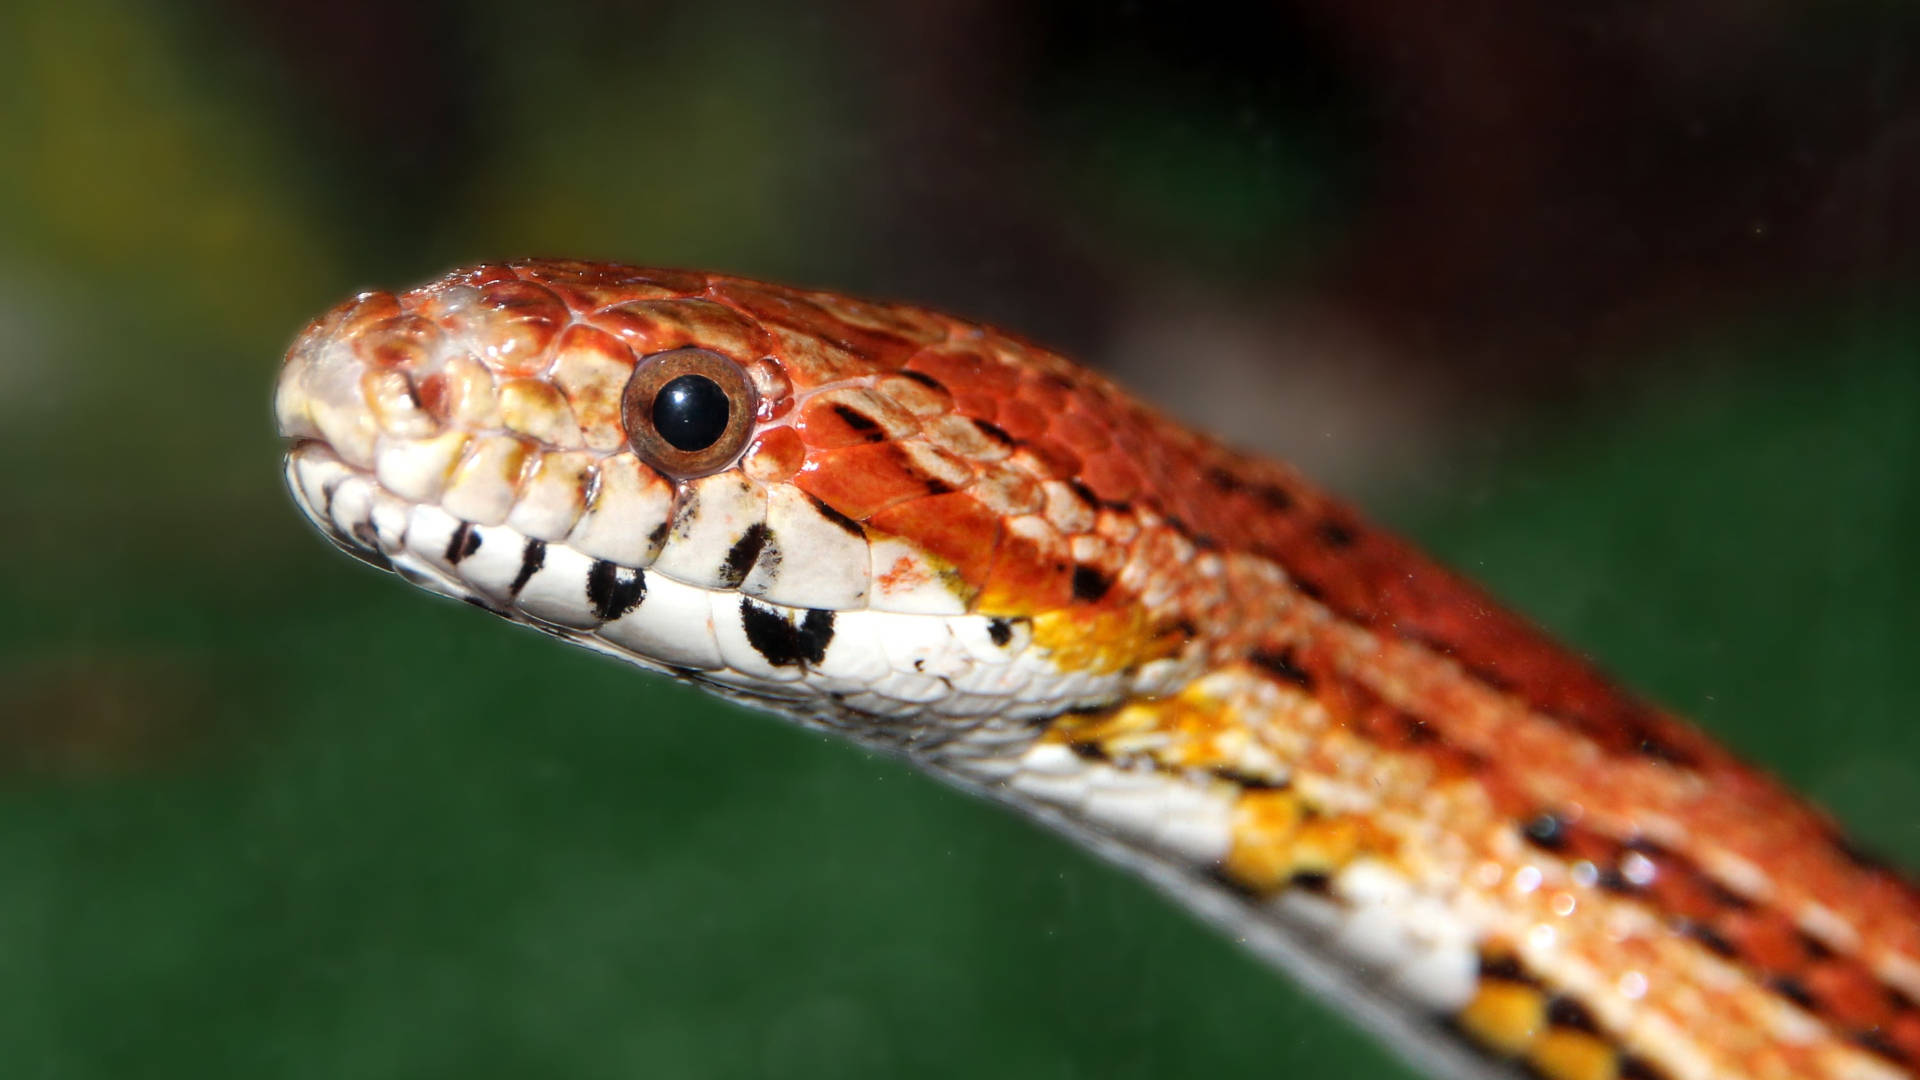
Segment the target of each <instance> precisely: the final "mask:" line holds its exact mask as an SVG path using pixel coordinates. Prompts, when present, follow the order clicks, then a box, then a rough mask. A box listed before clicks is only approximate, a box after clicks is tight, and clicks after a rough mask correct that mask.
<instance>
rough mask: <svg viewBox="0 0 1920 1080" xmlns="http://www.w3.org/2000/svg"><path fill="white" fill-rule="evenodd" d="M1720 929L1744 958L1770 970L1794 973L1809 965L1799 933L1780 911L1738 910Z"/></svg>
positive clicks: (1728, 917) (1723, 935) (1722, 934)
mask: <svg viewBox="0 0 1920 1080" xmlns="http://www.w3.org/2000/svg"><path fill="white" fill-rule="evenodd" d="M1717 929H1718V930H1719V931H1720V935H1721V936H1722V937H1724V938H1726V939H1727V940H1728V941H1731V942H1733V943H1734V944H1735V945H1737V946H1739V948H1740V953H1741V955H1743V956H1745V957H1746V958H1747V959H1749V960H1751V961H1753V962H1754V963H1755V964H1758V965H1759V966H1760V967H1762V968H1765V969H1766V970H1768V971H1793V970H1795V969H1797V968H1799V967H1800V966H1801V965H1802V964H1805V963H1806V962H1807V959H1808V957H1807V948H1806V946H1805V945H1803V944H1801V941H1800V932H1799V930H1798V929H1797V928H1795V927H1794V925H1793V923H1792V922H1790V921H1789V920H1788V919H1787V918H1786V917H1785V916H1784V915H1781V914H1779V913H1777V912H1760V911H1736V912H1734V913H1732V914H1730V915H1729V916H1727V918H1726V920H1725V921H1724V922H1723V923H1722V924H1721V925H1720V926H1719V927H1717Z"/></svg>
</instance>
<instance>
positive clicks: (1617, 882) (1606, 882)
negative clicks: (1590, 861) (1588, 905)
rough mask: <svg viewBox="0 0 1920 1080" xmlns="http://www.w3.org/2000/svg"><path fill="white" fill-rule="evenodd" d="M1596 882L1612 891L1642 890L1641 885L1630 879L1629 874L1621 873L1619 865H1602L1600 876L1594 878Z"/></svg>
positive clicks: (1632, 891) (1630, 891) (1631, 891)
mask: <svg viewBox="0 0 1920 1080" xmlns="http://www.w3.org/2000/svg"><path fill="white" fill-rule="evenodd" d="M1594 884H1596V885H1599V886H1600V887H1601V888H1603V889H1605V890H1607V891H1608V892H1610V893H1635V892H1639V891H1640V886H1638V885H1635V884H1634V883H1633V882H1631V881H1628V880H1627V875H1625V874H1623V873H1621V872H1620V868H1619V867H1617V866H1603V867H1601V868H1600V876H1599V877H1597V878H1595V879H1594Z"/></svg>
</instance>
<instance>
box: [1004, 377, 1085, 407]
mask: <svg viewBox="0 0 1920 1080" xmlns="http://www.w3.org/2000/svg"><path fill="white" fill-rule="evenodd" d="M1017 392H1018V394H1019V397H1020V400H1022V401H1024V402H1026V403H1027V404H1029V405H1032V406H1033V407H1034V408H1036V409H1040V410H1042V411H1043V412H1049V413H1060V412H1065V411H1067V410H1068V409H1070V408H1073V407H1074V406H1075V405H1078V404H1080V402H1078V401H1076V400H1075V399H1076V397H1077V395H1075V394H1073V392H1072V388H1071V384H1069V383H1066V382H1064V381H1062V380H1061V379H1059V378H1058V377H1054V378H1049V377H1047V376H1040V377H1037V378H1027V379H1022V380H1021V381H1020V387H1019V390H1018V391H1017Z"/></svg>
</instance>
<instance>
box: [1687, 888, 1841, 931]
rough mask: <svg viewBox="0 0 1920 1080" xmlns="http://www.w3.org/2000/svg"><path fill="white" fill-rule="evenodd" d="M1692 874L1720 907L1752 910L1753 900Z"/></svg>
mask: <svg viewBox="0 0 1920 1080" xmlns="http://www.w3.org/2000/svg"><path fill="white" fill-rule="evenodd" d="M1694 876H1695V877H1697V878H1699V879H1700V882H1701V884H1703V885H1705V886H1706V888H1707V894H1708V895H1710V896H1712V897H1713V902H1714V903H1716V904H1719V905H1720V906H1722V907H1730V908H1732V909H1734V910H1735V911H1750V910H1752V908H1753V901H1751V900H1749V899H1747V898H1746V897H1744V896H1741V895H1740V894H1739V893H1737V892H1734V891H1733V890H1732V889H1729V888H1727V887H1726V886H1725V885H1722V884H1720V883H1719V882H1718V881H1715V880H1714V879H1713V878H1711V877H1708V876H1707V875H1706V874H1704V873H1700V872H1698V871H1695V873H1694ZM1800 936H1801V937H1803V938H1806V940H1807V941H1809V942H1812V943H1813V944H1819V943H1818V942H1816V941H1814V939H1813V938H1811V937H1807V935H1806V933H1805V932H1802V933H1801V935H1800ZM1821 947H1822V948H1825V946H1821Z"/></svg>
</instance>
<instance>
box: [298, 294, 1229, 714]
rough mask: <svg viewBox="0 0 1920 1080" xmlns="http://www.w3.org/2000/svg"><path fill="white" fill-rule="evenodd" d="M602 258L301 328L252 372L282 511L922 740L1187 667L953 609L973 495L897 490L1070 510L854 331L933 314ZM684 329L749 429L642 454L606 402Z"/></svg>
mask: <svg viewBox="0 0 1920 1080" xmlns="http://www.w3.org/2000/svg"><path fill="white" fill-rule="evenodd" d="M613 272H614V273H616V274H618V275H622V276H624V277H625V278H627V279H629V280H626V281H625V284H624V285H623V288H622V291H621V292H620V293H619V295H618V296H615V295H613V294H612V293H608V292H605V291H601V292H595V291H594V286H593V282H592V280H590V279H591V278H592V275H591V274H589V275H585V276H582V275H572V276H569V275H570V274H571V273H572V272H571V271H569V270H568V269H567V266H566V265H565V264H553V263H531V264H523V265H520V266H516V267H512V268H502V267H480V268H476V269H472V270H467V271H459V272H456V273H454V274H452V275H449V276H448V277H446V278H444V279H442V280H440V281H437V282H433V283H430V284H428V285H425V286H422V287H420V288H417V289H413V290H409V291H407V292H403V293H399V294H394V293H387V292H367V293H361V294H359V295H357V296H355V297H353V298H351V299H349V300H347V301H346V302H344V303H342V304H340V305H339V306H337V307H336V308H334V309H333V310H332V311H330V312H328V313H327V314H326V315H324V316H322V317H321V318H319V319H317V320H315V321H314V322H313V323H312V324H311V325H310V326H309V327H308V328H307V329H306V331H305V332H304V333H302V334H301V335H300V337H299V339H298V340H297V341H295V343H294V344H293V346H292V347H291V349H290V350H289V352H288V354H287V359H286V363H285V366H284V367H283V369H282V371H281V374H280V378H279V382H278V385H277V388H276V392H275V414H276V417H277V419H278V423H279V428H280V432H281V434H282V435H283V436H285V437H286V438H288V439H290V440H292V446H291V447H290V448H289V451H288V454H287V480H288V486H289V488H290V489H291V490H292V492H293V494H294V497H295V501H296V503H297V504H298V505H299V506H300V508H301V509H302V511H303V512H304V513H305V514H306V516H307V517H308V518H309V519H310V520H311V521H313V522H314V524H315V525H316V526H317V527H318V528H319V529H320V530H321V531H322V532H323V533H324V534H325V535H326V536H327V537H328V539H329V540H331V541H332V542H333V543H334V544H335V545H336V546H337V547H339V548H341V549H342V550H343V551H346V552H347V553H348V554H350V555H352V556H353V557H355V558H356V559H359V560H360V561H362V562H366V563H368V564H370V565H373V566H375V567H378V568H380V569H385V570H390V571H393V572H395V573H397V574H399V575H400V576H402V577H403V578H405V579H407V580H408V581H410V582H412V583H414V584H416V585H419V586H421V587H423V588H426V589H428V590H430V591H433V592H437V593H440V594H443V595H446V596H450V597H454V598H458V599H462V600H466V601H469V602H471V603H474V604H477V605H480V606H483V607H485V608H487V609H489V610H492V611H494V612H497V613H499V614H501V615H503V616H505V617H507V618H510V619H513V620H515V621H518V622H522V623H527V624H530V625H534V626H537V627H539V628H542V629H545V630H547V631H549V632H553V633H557V634H559V635H561V636H564V637H567V638H569V639H571V640H575V641H577V642H579V643H581V644H584V645H586V646H588V647H590V648H594V649H597V650H600V651H605V652H612V653H615V654H617V655H620V656H622V657H624V658H627V659H629V660H633V661H635V662H638V663H641V664H643V665H645V666H649V667H653V668H657V669H670V670H673V671H675V672H676V673H678V674H681V675H685V676H687V677H693V678H698V679H700V680H703V681H705V682H707V683H709V684H710V685H713V686H715V687H717V688H719V689H721V690H723V691H724V692H726V693H727V694H728V695H730V696H733V697H736V698H742V699H745V700H748V701H752V702H754V703H757V704H760V705H762V706H763V707H767V708H772V709H775V710H776V711H780V712H784V713H788V714H792V715H802V716H811V717H816V718H817V717H831V718H834V719H835V721H836V722H839V723H845V724H848V725H851V726H853V727H855V728H857V729H860V730H863V731H864V732H865V733H866V734H867V735H869V736H871V737H872V738H874V739H876V740H879V741H887V742H896V743H897V742H898V741H900V740H901V739H902V738H906V736H903V735H902V729H901V728H900V727H899V724H900V722H901V721H903V720H905V719H906V718H909V717H927V716H939V717H943V718H947V719H945V720H943V721H942V722H941V723H939V724H934V725H931V726H928V725H924V724H921V725H917V726H915V728H914V730H916V731H919V734H916V735H913V736H912V738H913V739H920V740H922V741H925V740H929V739H931V740H936V741H937V740H939V739H943V738H946V737H948V736H949V735H950V734H951V731H950V730H949V731H947V734H941V733H940V732H941V731H943V730H947V729H949V728H951V727H952V726H953V725H956V724H957V725H960V726H961V727H964V726H966V725H967V724H970V723H974V722H977V721H978V720H979V718H981V717H983V716H989V715H991V716H995V717H998V718H1007V717H1016V718H1017V717H1018V716H1042V715H1047V714H1050V713H1053V712H1058V711H1060V710H1061V709H1063V708H1071V707H1084V706H1090V705H1097V704H1102V703H1105V702H1108V701H1110V700H1113V699H1114V698H1116V697H1118V696H1120V695H1122V694H1124V693H1128V692H1131V691H1133V690H1135V689H1137V688H1140V687H1142V686H1163V685H1164V686H1170V685H1177V683H1178V682H1179V681H1180V680H1181V679H1182V678H1184V677H1186V676H1187V675H1188V674H1189V673H1190V669H1191V667H1192V664H1193V663H1195V662H1197V660H1198V656H1197V653H1190V655H1188V656H1187V657H1186V658H1185V662H1184V663H1183V662H1182V660H1181V659H1180V658H1178V657H1172V658H1170V657H1169V656H1168V655H1167V654H1166V653H1165V652H1164V651H1162V652H1156V653H1155V654H1154V655H1153V656H1151V657H1142V659H1141V662H1140V663H1118V662H1116V663H1113V664H1109V665H1105V666H1100V667H1097V668H1096V669H1088V668H1087V667H1086V665H1084V664H1083V663H1082V662H1081V660H1080V659H1079V658H1078V657H1079V654H1078V653H1075V652H1073V651H1072V650H1066V651H1058V650H1056V649H1054V648H1052V647H1047V646H1041V645H1039V644H1037V640H1038V639H1037V635H1036V632H1035V627H1036V625H1037V623H1036V622H1035V621H1034V615H1035V614H1044V612H1035V611H1032V610H1028V609H1021V610H1018V611H1013V610H1008V611H996V610H987V609H984V608H980V607H976V606H975V605H974V601H975V600H976V599H978V598H980V597H981V596H982V595H983V590H982V580H981V575H983V574H985V573H986V572H987V570H988V569H989V567H988V566H987V565H985V564H981V563H980V562H979V561H978V560H977V559H969V558H966V557H964V556H961V555H959V554H958V552H959V551H960V550H961V548H962V547H964V545H966V544H977V543H978V542H979V540H980V537H979V536H977V535H976V536H968V535H965V534H964V529H965V527H967V526H966V523H970V522H973V521H975V520H976V519H977V518H979V513H980V512H979V511H972V512H966V513H962V514H961V516H960V517H959V518H958V519H957V520H958V521H959V522H960V523H962V526H961V531H960V532H955V531H954V528H953V526H950V525H946V524H942V523H941V522H939V521H937V520H936V518H937V516H938V515H931V516H930V515H929V513H928V512H927V511H923V510H918V509H916V507H927V508H932V509H938V510H942V512H944V511H945V510H949V509H950V510H959V511H964V510H966V508H967V507H970V506H974V505H976V500H978V501H980V503H981V504H982V505H985V504H991V505H993V506H994V507H995V508H996V509H995V511H994V513H995V514H996V515H998V514H1011V515H1013V516H1014V517H1015V518H1017V519H1019V520H1018V521H1017V523H1016V528H1015V535H1017V536H1019V537H1020V538H1022V541H1023V542H1025V541H1026V538H1029V537H1032V538H1035V539H1034V541H1033V542H1034V543H1035V544H1038V543H1040V542H1042V541H1045V542H1047V543H1052V541H1050V540H1048V538H1049V537H1051V536H1053V535H1054V531H1055V529H1056V525H1055V524H1053V523H1050V519H1049V517H1048V516H1047V515H1048V514H1049V513H1051V514H1052V519H1051V520H1052V521H1057V522H1059V523H1060V524H1061V525H1062V526H1066V527H1072V528H1076V529H1080V530H1082V531H1087V530H1090V529H1091V527H1092V516H1091V511H1090V510H1088V509H1087V507H1086V504H1085V503H1084V501H1083V500H1082V499H1081V498H1080V497H1079V496H1078V495H1075V494H1073V493H1072V492H1067V491H1065V490H1064V489H1063V488H1062V487H1061V485H1060V484H1058V483H1057V482H1048V483H1045V484H1043V483H1040V482H1038V481H1035V480H1032V479H1028V478H1027V474H1026V472H1024V471H1023V470H1025V469H1028V468H1030V467H1031V464H1032V463H1031V462H1028V461H1027V460H1026V459H1024V458H1018V457H1016V455H1014V454H1013V453H1012V451H1011V449H1010V447H1009V446H1008V445H1007V444H1006V443H1005V441H1004V436H1002V437H998V438H996V437H994V436H992V435H991V434H989V430H990V429H985V428H982V427H980V426H978V425H977V424H975V423H973V422H971V421H968V420H966V419H964V418H962V417H960V416H957V415H955V414H954V413H953V405H954V402H953V400H952V398H951V397H950V395H948V394H947V393H946V392H945V391H944V390H942V389H940V388H939V384H938V383H937V382H935V381H934V380H932V379H931V378H928V377H925V376H917V375H913V373H911V372H895V371H891V370H888V369H886V368H885V367H884V366H876V365H875V364H874V363H873V362H871V361H870V360H868V359H863V356H864V355H865V354H862V353H859V352H856V351H854V350H853V349H852V347H851V346H852V345H854V344H858V339H859V338H860V337H861V335H863V334H864V335H870V336H871V337H872V339H873V341H876V342H877V341H880V340H882V336H883V335H884V336H885V338H884V339H885V340H886V341H890V342H893V343H894V345H895V347H896V349H897V348H898V347H899V346H900V344H901V342H902V341H905V343H906V345H907V346H908V351H907V352H902V353H900V355H901V356H902V357H904V356H906V355H909V354H910V352H911V349H912V348H918V347H920V346H919V345H916V344H914V341H916V340H917V341H922V342H923V343H924V341H931V340H932V339H933V336H934V332H935V331H936V330H937V331H938V332H939V333H942V334H944V333H945V330H944V329H942V328H940V327H937V326H936V327H931V328H930V327H928V326H925V325H919V324H912V325H907V324H894V323H889V322H888V320H887V316H886V313H885V311H884V310H882V309H880V308H877V307H876V308H871V309H868V308H861V307H858V306H857V305H856V306H854V307H851V308H849V309H848V310H849V312H850V313H851V314H852V317H853V318H854V320H855V321H854V322H852V323H848V324H845V325H839V326H838V329H837V330H835V331H833V332H832V333H826V332H818V333H812V334H803V333H801V332H800V331H799V330H798V329H797V328H796V322H795V319H796V317H797V315H798V314H799V312H800V311H801V308H800V306H799V305H801V303H802V301H801V300H800V299H798V298H796V297H793V296H789V295H786V294H778V295H776V294H775V293H773V292H771V291H770V290H768V289H767V287H762V286H754V285H751V284H749V283H743V282H737V281H733V280H731V279H700V280H699V281H698V282H693V281H684V280H680V279H679V278H674V277H672V276H661V275H660V272H653V271H637V270H631V269H628V268H613ZM642 278H644V279H645V280H644V281H642V280H640V279H642ZM659 282H671V288H669V287H667V286H666V285H662V284H659ZM689 294H691V295H689ZM770 313H771V314H770ZM899 335H904V338H903V337H900V336H899ZM915 335H918V336H917V337H915ZM870 344H871V343H870ZM975 347H977V346H969V348H975ZM695 351H698V352H700V353H701V355H703V356H706V357H708V359H706V360H702V361H700V362H701V363H702V364H706V365H707V368H706V370H709V371H712V372H714V373H715V376H716V377H718V378H722V379H723V380H724V379H725V378H726V369H725V368H724V367H716V366H715V365H725V364H728V363H731V364H734V365H737V366H738V370H739V372H740V373H741V375H742V376H743V377H744V378H745V379H746V380H747V381H748V385H749V386H750V387H751V390H749V391H748V392H746V393H745V394H744V395H741V396H739V400H741V401H742V402H744V403H745V404H744V406H743V407H745V408H747V409H748V413H749V415H748V420H749V423H750V426H749V427H748V428H747V430H746V432H745V433H744V435H743V436H742V435H736V436H732V437H735V438H738V443H739V445H740V447H741V449H740V450H739V451H738V453H737V457H736V458H735V459H734V460H733V462H732V464H730V465H727V466H725V467H723V468H720V469H718V470H717V471H712V472H707V473H704V474H699V473H698V472H697V471H695V474H694V475H687V474H685V473H681V474H679V475H677V476H675V475H666V474H663V472H662V471H660V470H658V469H656V468H655V467H653V466H652V465H651V464H650V463H649V462H650V461H651V460H653V459H654V458H656V457H657V456H658V455H659V453H660V451H659V449H658V447H657V446H651V445H649V446H648V447H646V448H645V449H646V450H647V451H648V452H647V453H642V452H638V448H640V444H641V443H642V442H643V441H644V440H641V439H639V438H637V437H636V435H635V433H634V432H633V431H631V430H629V428H630V426H631V425H632V424H635V423H639V422H644V419H645V414H646V410H644V409H642V410H639V411H638V412H637V413H636V412H635V411H634V410H633V409H632V408H631V404H632V403H631V402H628V403H626V404H627V408H625V409H623V400H622V399H623V395H625V396H628V397H630V396H631V394H630V393H628V391H629V388H630V387H631V385H632V381H633V380H635V379H637V378H638V376H637V375H636V374H635V372H636V371H640V370H647V369H648V365H649V364H650V363H652V362H654V361H657V360H659V359H660V358H662V357H679V356H685V355H687V354H689V353H692V352H695ZM652 441H653V442H657V440H652ZM976 474H979V475H976ZM963 488H964V489H966V492H967V493H966V494H962V493H961V489H963ZM928 496H931V497H928ZM1050 505H1051V507H1053V508H1054V509H1053V510H1051V511H1050V510H1049V506H1050ZM1062 513H1065V514H1067V516H1066V517H1061V516H1060V514H1062ZM1023 514H1024V515H1025V516H1024V517H1022V516H1021V515H1023ZM991 520H992V521H993V522H994V524H993V525H992V526H991V531H990V537H991V535H992V534H997V532H998V530H999V526H998V524H997V522H998V517H997V516H996V517H994V518H992V519H991ZM1088 544H1092V545H1093V546H1092V547H1087V545H1088ZM1081 547H1082V548H1083V549H1084V550H1087V551H1093V552H1098V551H1099V550H1101V549H1100V548H1099V547H1098V544H1097V542H1095V540H1094V539H1093V538H1091V537H1089V538H1088V539H1087V540H1086V541H1084V542H1083V543H1082V545H1081ZM987 550H988V551H989V552H991V550H992V545H991V543H990V544H989V547H988V549H987ZM1021 550H1022V551H1029V550H1030V557H1032V558H1039V557H1041V556H1042V555H1043V554H1045V552H1046V551H1050V550H1051V548H1045V549H1043V548H1041V547H1033V548H1031V549H1027V548H1022V549H1021ZM1089 557H1095V556H1089ZM1010 565H1018V564H1010ZM1119 570H1120V567H1119V565H1118V564H1115V565H1114V566H1113V567H1111V568H1110V570H1109V571H1107V573H1109V574H1116V575H1117V574H1118V573H1119ZM1114 591H1115V593H1116V594H1118V592H1119V591H1120V590H1117V589H1116V590H1114ZM1103 610H1104V609H1103ZM1114 610H1120V609H1117V608H1116V609H1114ZM1082 614H1083V615H1085V616H1086V617H1089V618H1091V617H1094V614H1093V613H1092V612H1087V613H1082ZM1103 617H1104V616H1103ZM1107 621H1112V619H1111V618H1108V620H1107ZM1049 625H1051V624H1049ZM1116 625H1118V624H1117V623H1116ZM1129 625H1130V624H1129ZM1143 632H1144V631H1143ZM1056 653H1057V655H1056ZM1116 655H1118V654H1116ZM1148 660H1152V661H1154V662H1153V663H1147V661H1148Z"/></svg>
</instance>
